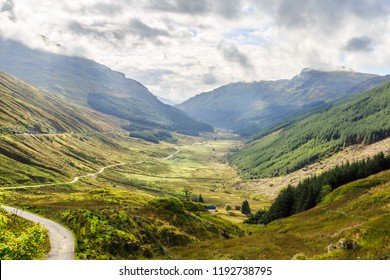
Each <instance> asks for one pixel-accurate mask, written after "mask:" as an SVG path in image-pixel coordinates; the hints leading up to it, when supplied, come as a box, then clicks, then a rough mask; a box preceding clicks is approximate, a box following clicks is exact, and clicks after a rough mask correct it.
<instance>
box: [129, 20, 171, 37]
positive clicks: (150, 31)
mask: <svg viewBox="0 0 390 280" xmlns="http://www.w3.org/2000/svg"><path fill="white" fill-rule="evenodd" d="M129 28H130V30H131V31H133V32H134V33H136V35H138V36H139V37H140V38H142V39H156V38H157V37H170V34H169V33H168V32H167V31H166V30H164V29H160V28H155V27H150V26H149V25H147V24H145V23H143V22H142V21H140V20H139V19H137V18H133V19H132V20H131V21H130V23H129Z"/></svg>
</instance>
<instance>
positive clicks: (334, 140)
mask: <svg viewBox="0 0 390 280" xmlns="http://www.w3.org/2000/svg"><path fill="white" fill-rule="evenodd" d="M389 136H390V82H385V83H383V84H382V85H379V86H377V87H375V88H373V89H371V90H369V91H365V92H362V93H358V94H355V95H353V96H350V97H347V98H344V99H342V100H338V101H335V102H333V103H331V104H326V105H324V106H322V107H320V108H318V109H317V110H314V111H310V112H308V113H306V114H304V115H301V116H299V117H296V118H295V119H292V120H289V121H288V122H286V123H284V124H281V125H280V126H278V127H274V128H272V129H270V130H268V131H266V132H264V133H262V134H260V135H258V136H256V137H254V138H253V139H252V140H251V141H248V142H247V143H246V144H245V145H244V146H243V147H242V149H241V150H240V151H239V152H237V153H235V154H233V155H231V157H230V160H231V162H232V163H233V164H235V165H236V166H237V167H238V168H239V169H240V170H241V171H242V172H243V175H244V176H246V177H255V178H258V177H269V176H276V175H282V174H286V173H290V172H292V171H295V170H297V169H299V168H302V167H304V166H306V165H308V164H310V163H313V162H315V161H319V160H321V159H324V158H327V157H329V156H330V155H332V154H334V153H335V152H337V151H340V150H342V149H344V148H345V147H348V146H351V145H355V144H364V145H368V144H371V143H374V142H377V141H380V140H382V139H386V138H387V137H389Z"/></svg>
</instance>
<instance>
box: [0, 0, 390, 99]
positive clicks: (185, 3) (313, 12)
mask: <svg viewBox="0 0 390 280" xmlns="http://www.w3.org/2000/svg"><path fill="white" fill-rule="evenodd" d="M0 34H2V35H3V36H5V37H7V38H12V39H15V40H18V41H20V42H23V43H25V44H28V45H29V46H31V47H34V48H44V49H46V50H48V51H52V52H57V53H63V54H68V55H78V56H83V57H87V58H90V59H94V60H96V61H97V62H99V63H103V64H105V65H107V66H109V67H110V68H112V69H114V70H118V71H121V72H123V73H125V74H126V76H127V77H129V78H133V79H136V80H138V81H140V82H141V83H143V84H144V85H145V86H147V87H148V88H149V89H150V90H151V91H152V92H153V93H154V94H156V95H159V96H162V97H166V98H169V99H173V100H185V99H187V98H188V97H190V96H192V95H195V94H197V93H200V92H202V91H208V90H211V89H214V88H216V87H218V86H221V85H223V84H227V83H230V82H237V81H246V82H250V81H255V80H257V81H258V80H274V79H281V78H291V77H292V76H294V75H296V74H298V73H299V72H300V71H301V69H303V68H305V67H311V68H317V69H332V68H333V67H337V66H345V67H347V68H352V69H354V70H355V71H360V72H370V73H378V74H382V75H383V74H390V47H389V46H390V0H327V1H324V0H257V1H256V0H255V1H247V0H145V1H133V0H80V1H74V0H72V1H71V0H63V1H55V0H0Z"/></svg>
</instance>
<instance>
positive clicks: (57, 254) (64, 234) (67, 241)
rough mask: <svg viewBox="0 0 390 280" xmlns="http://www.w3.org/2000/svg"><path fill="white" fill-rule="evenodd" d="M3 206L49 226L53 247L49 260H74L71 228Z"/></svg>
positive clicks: (30, 219)
mask: <svg viewBox="0 0 390 280" xmlns="http://www.w3.org/2000/svg"><path fill="white" fill-rule="evenodd" d="M1 207H2V208H4V209H5V210H6V211H7V212H9V213H12V214H14V215H17V216H19V217H21V218H24V219H26V220H29V221H32V222H34V223H37V224H39V225H41V226H43V227H45V228H47V230H48V235H49V238H50V247H51V249H50V252H49V255H48V257H47V258H46V259H47V260H74V252H75V251H74V245H75V243H74V238H73V235H72V233H71V232H70V231H69V230H67V229H66V228H64V227H63V226H61V225H60V224H58V223H56V222H54V221H51V220H48V219H45V218H42V217H39V216H37V215H34V214H32V213H29V212H26V211H23V210H20V209H17V208H13V207H9V206H1Z"/></svg>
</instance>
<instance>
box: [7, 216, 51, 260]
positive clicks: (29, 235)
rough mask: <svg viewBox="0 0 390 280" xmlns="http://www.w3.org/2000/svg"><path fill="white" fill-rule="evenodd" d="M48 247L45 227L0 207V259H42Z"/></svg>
mask: <svg viewBox="0 0 390 280" xmlns="http://www.w3.org/2000/svg"><path fill="white" fill-rule="evenodd" d="M49 249H50V244H49V238H48V236H47V232H46V229H44V228H42V227H41V226H39V225H35V224H34V223H31V222H29V221H27V220H24V219H21V218H18V217H16V216H15V215H12V214H10V213H7V212H6V211H5V210H4V209H3V208H0V260H34V259H43V258H44V257H45V256H46V254H47V253H48V252H49Z"/></svg>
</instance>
